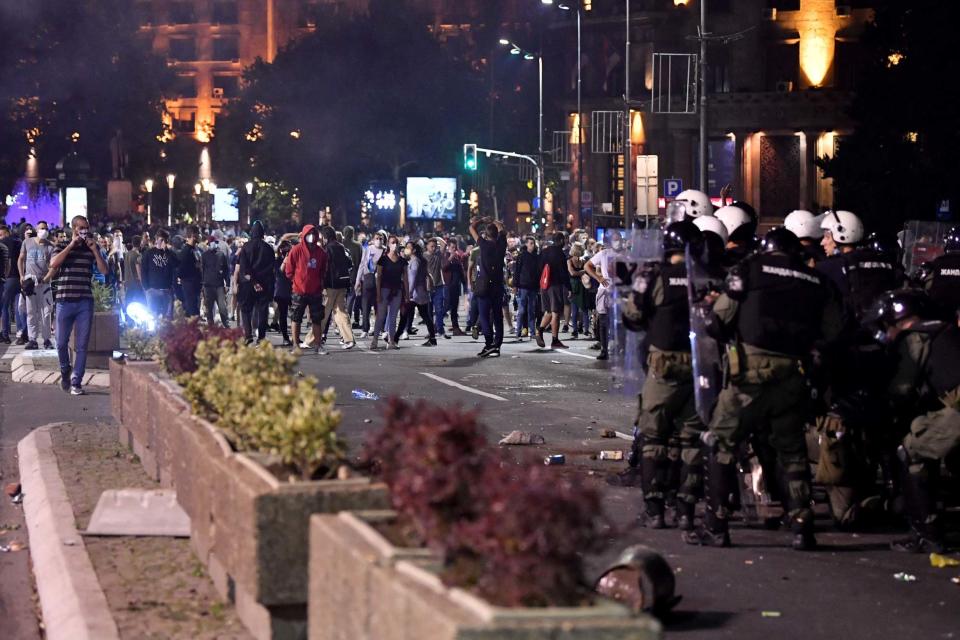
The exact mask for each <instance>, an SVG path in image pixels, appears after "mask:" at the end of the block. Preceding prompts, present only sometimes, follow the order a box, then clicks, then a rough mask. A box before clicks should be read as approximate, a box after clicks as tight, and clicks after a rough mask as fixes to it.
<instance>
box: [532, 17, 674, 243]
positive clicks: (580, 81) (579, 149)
mask: <svg viewBox="0 0 960 640" xmlns="http://www.w3.org/2000/svg"><path fill="white" fill-rule="evenodd" d="M540 1H541V2H542V3H543V4H545V5H551V4H553V0H540ZM677 1H678V0H674V2H677ZM581 6H582V5H581V3H580V2H579V0H578V2H577V3H576V8H577V219H578V222H579V223H580V224H583V78H582V71H583V40H582V38H581V29H580V23H581ZM557 8H558V9H560V10H561V11H571V10H572V9H571V7H570V5H569V4H565V3H560V4H558V5H557Z"/></svg>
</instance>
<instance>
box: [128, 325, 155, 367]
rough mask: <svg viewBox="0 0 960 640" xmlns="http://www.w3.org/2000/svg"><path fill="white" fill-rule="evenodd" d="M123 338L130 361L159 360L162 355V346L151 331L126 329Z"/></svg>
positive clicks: (134, 328) (135, 328) (133, 328)
mask: <svg viewBox="0 0 960 640" xmlns="http://www.w3.org/2000/svg"><path fill="white" fill-rule="evenodd" d="M123 337H124V340H126V343H127V354H128V355H129V356H130V359H131V360H138V361H148V360H159V359H160V358H161V357H162V355H163V345H162V344H161V343H160V339H159V338H158V337H157V334H155V333H154V332H152V331H148V330H146V329H141V328H140V327H127V330H126V331H125V332H124V334H123Z"/></svg>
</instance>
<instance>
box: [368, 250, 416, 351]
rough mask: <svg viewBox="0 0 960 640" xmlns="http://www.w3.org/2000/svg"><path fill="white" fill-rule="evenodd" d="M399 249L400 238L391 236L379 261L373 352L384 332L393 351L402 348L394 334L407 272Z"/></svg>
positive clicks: (371, 347) (372, 342) (371, 342)
mask: <svg viewBox="0 0 960 640" xmlns="http://www.w3.org/2000/svg"><path fill="white" fill-rule="evenodd" d="M399 247H400V240H399V238H397V236H394V235H391V236H389V238H388V239H387V251H386V252H385V253H384V254H383V255H382V256H380V260H378V261H377V271H376V274H377V323H376V325H375V326H374V328H373V340H371V341H370V350H371V351H373V350H376V349H377V341H378V339H379V338H380V333H381V332H383V331H386V334H387V341H388V346H389V347H390V348H391V349H399V348H400V347H399V346H398V345H397V339H396V336H395V335H394V332H395V331H396V330H397V316H398V315H399V313H400V305H401V304H402V303H403V298H404V295H403V291H404V287H405V285H404V281H405V279H406V277H407V270H406V261H405V260H404V259H403V258H402V257H401V256H400V249H399Z"/></svg>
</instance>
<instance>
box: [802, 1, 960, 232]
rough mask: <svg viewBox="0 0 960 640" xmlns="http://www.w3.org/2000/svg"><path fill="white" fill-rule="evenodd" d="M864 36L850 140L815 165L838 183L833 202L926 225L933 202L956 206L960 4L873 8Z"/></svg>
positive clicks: (873, 216)
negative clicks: (959, 26)
mask: <svg viewBox="0 0 960 640" xmlns="http://www.w3.org/2000/svg"><path fill="white" fill-rule="evenodd" d="M877 4H878V5H879V7H878V8H877V12H876V18H875V21H874V22H873V23H871V24H870V25H869V26H868V28H867V31H866V34H865V36H864V41H863V44H864V46H865V47H866V50H867V60H868V63H867V64H866V65H865V66H864V67H863V68H862V69H861V70H860V73H859V77H858V83H857V84H858V87H857V97H856V99H855V102H854V106H853V116H854V118H855V120H856V121H857V126H856V130H855V132H854V134H853V135H851V136H848V137H844V138H842V139H841V142H840V145H839V150H838V152H837V155H836V157H835V158H833V159H824V160H821V161H820V165H821V166H822V167H823V169H824V173H825V175H826V176H828V177H832V178H834V179H835V184H836V187H837V201H838V202H837V204H838V205H839V206H841V207H843V208H847V209H851V210H853V211H855V212H857V213H858V214H859V215H861V216H863V217H864V218H865V219H866V220H867V221H868V223H869V224H871V225H872V226H874V227H880V228H887V229H891V230H892V229H895V228H897V227H900V226H902V224H903V221H904V220H907V219H931V218H933V217H934V216H935V215H936V213H937V205H938V204H939V202H941V201H942V200H945V199H951V200H952V203H953V207H954V209H956V208H957V207H958V206H960V189H958V187H957V184H958V183H957V178H956V176H957V174H958V171H960V154H958V153H957V148H958V143H960V109H958V108H957V106H956V104H955V103H954V102H953V100H952V99H951V98H949V95H950V94H951V93H952V91H951V90H950V88H949V87H950V84H951V82H952V81H953V78H956V77H957V76H958V74H960V50H958V49H957V47H956V44H955V42H954V38H955V35H954V33H953V32H954V29H955V25H956V24H957V23H958V21H960V3H957V2H942V1H939V0H887V1H885V2H878V3H877Z"/></svg>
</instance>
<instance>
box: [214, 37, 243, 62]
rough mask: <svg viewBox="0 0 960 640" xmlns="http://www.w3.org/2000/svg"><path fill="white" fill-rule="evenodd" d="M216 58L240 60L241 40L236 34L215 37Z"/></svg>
mask: <svg viewBox="0 0 960 640" xmlns="http://www.w3.org/2000/svg"><path fill="white" fill-rule="evenodd" d="M213 59H214V60H239V59H240V40H239V39H238V38H237V37H236V36H227V37H223V38H214V39H213Z"/></svg>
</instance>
